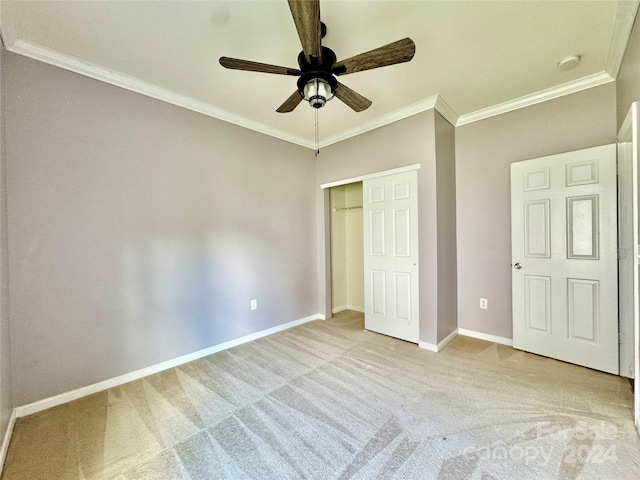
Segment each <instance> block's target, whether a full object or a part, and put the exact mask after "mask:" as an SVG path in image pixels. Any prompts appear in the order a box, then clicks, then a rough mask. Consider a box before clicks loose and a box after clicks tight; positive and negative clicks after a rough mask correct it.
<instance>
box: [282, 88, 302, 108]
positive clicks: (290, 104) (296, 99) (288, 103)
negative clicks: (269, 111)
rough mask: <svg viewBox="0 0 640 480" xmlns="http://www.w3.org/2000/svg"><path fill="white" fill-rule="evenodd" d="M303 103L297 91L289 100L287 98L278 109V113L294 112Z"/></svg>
mask: <svg viewBox="0 0 640 480" xmlns="http://www.w3.org/2000/svg"><path fill="white" fill-rule="evenodd" d="M301 101H302V95H300V92H299V91H298V90H296V91H295V92H293V93H292V94H291V96H290V97H289V98H287V99H286V100H285V101H284V103H283V104H282V105H280V106H279V107H278V109H277V110H276V112H278V113H289V112H293V110H294V109H295V108H296V107H297V106H298V104H299V103H300V102H301Z"/></svg>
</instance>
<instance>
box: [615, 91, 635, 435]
mask: <svg viewBox="0 0 640 480" xmlns="http://www.w3.org/2000/svg"><path fill="white" fill-rule="evenodd" d="M639 120H640V119H639V118H638V102H633V103H632V104H631V107H630V108H629V113H628V114H627V116H626V118H625V120H624V122H623V123H622V126H621V127H620V130H619V132H618V138H617V143H620V142H629V141H630V142H631V143H632V147H631V150H632V152H631V158H630V159H621V158H620V150H618V154H619V155H618V162H619V163H620V162H621V161H625V160H627V161H626V162H625V163H626V164H625V165H624V166H623V168H621V169H620V170H619V176H618V184H619V185H620V183H622V181H623V180H625V179H627V176H629V175H631V178H630V179H628V180H630V181H631V186H632V188H631V198H632V208H631V209H629V210H628V213H627V215H626V217H625V218H624V219H622V218H621V219H620V223H622V221H623V220H625V221H627V222H629V224H630V225H631V228H632V237H633V240H632V243H633V245H632V249H631V250H632V251H631V252H626V255H623V258H621V259H620V262H622V261H626V262H627V268H628V269H631V271H632V272H633V276H632V277H633V284H634V285H635V287H636V288H637V286H638V282H639V279H638V275H639V272H638V263H639V258H638V255H639V254H640V248H639V246H638V241H639V240H638V237H639V235H640V232H639V231H638V228H639V225H638V208H639V204H638V202H639V201H640V197H639V195H638V177H637V175H638V163H637V162H638V160H639V155H640V138H639V136H640V124H639ZM629 166H630V167H631V168H626V167H629ZM621 177H622V178H621ZM619 228H620V227H619ZM619 233H620V231H619ZM626 293H627V292H623V291H622V290H621V291H620V293H619V295H620V297H621V298H620V302H621V303H622V302H624V303H625V304H626V305H627V306H629V305H630V310H631V311H632V312H633V320H632V321H633V324H632V325H629V324H628V319H627V317H623V316H620V333H621V334H624V336H623V337H622V339H623V343H621V345H620V365H621V366H622V365H628V363H629V356H630V355H633V359H634V362H633V363H634V377H635V381H634V421H635V424H636V428H638V430H639V431H640V382H639V381H638V380H640V378H638V377H639V376H640V311H639V306H638V301H637V295H640V292H637V291H636V296H632V298H628V295H626ZM623 295H624V298H622V296H623ZM630 331H633V335H628V332H630ZM620 373H621V375H622V371H621V372H620Z"/></svg>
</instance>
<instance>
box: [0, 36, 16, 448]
mask: <svg viewBox="0 0 640 480" xmlns="http://www.w3.org/2000/svg"><path fill="white" fill-rule="evenodd" d="M4 75H5V53H4V49H3V48H2V46H1V45H0V438H3V437H4V433H5V431H6V430H7V426H8V424H9V419H10V417H11V411H12V410H13V400H12V392H11V338H10V330H9V264H8V252H9V250H8V248H7V188H6V185H7V184H6V156H5V114H4V109H5V91H4V87H5V81H4Z"/></svg>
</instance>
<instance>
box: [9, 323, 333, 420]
mask: <svg viewBox="0 0 640 480" xmlns="http://www.w3.org/2000/svg"><path fill="white" fill-rule="evenodd" d="M312 320H324V315H320V314H315V315H310V316H308V317H304V318H300V319H298V320H294V321H292V322H288V323H284V324H282V325H277V326H275V327H272V328H268V329H266V330H261V331H259V332H256V333H252V334H249V335H245V336H244V337H240V338H236V339H235V340H230V341H228V342H224V343H220V344H218V345H214V346H212V347H209V348H205V349H203V350H198V351H197V352H193V353H189V354H187V355H183V356H181V357H177V358H174V359H172V360H167V361H166V362H161V363H157V364H155V365H151V366H149V367H146V368H141V369H140V370H135V371H133V372H130V373H125V374H124V375H120V376H117V377H113V378H110V379H108V380H103V381H102V382H98V383H94V384H93V385H87V386H86V387H81V388H77V389H75V390H71V391H69V392H64V393H61V394H59V395H55V396H53V397H49V398H45V399H43V400H38V401H37V402H33V403H29V404H27V405H23V406H21V407H16V408H15V409H14V416H15V417H16V418H20V417H26V416H27V415H32V414H34V413H38V412H41V411H43V410H47V409H48V408H52V407H56V406H58V405H62V404H63V403H67V402H71V401H73V400H77V399H79V398H82V397H86V396H87V395H92V394H94V393H97V392H102V391H104V390H108V389H110V388H113V387H117V386H119V385H123V384H125V383H128V382H132V381H134V380H139V379H141V378H143V377H146V376H148V375H153V374H154V373H158V372H162V371H163V370H167V369H169V368H173V367H177V366H179V365H183V364H185V363H189V362H193V361H194V360H198V359H200V358H202V357H206V356H208V355H212V354H214V353H217V352H221V351H222V350H227V349H229V348H232V347H236V346H238V345H242V344H243V343H247V342H251V341H252V340H257V339H259V338H262V337H266V336H268V335H273V334H274V333H278V332H281V331H283V330H288V329H289V328H293V327H297V326H298V325H302V324H303V323H307V322H310V321H312Z"/></svg>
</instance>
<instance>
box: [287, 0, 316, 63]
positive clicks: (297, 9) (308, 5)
mask: <svg viewBox="0 0 640 480" xmlns="http://www.w3.org/2000/svg"><path fill="white" fill-rule="evenodd" d="M289 9H290V10H291V15H292V16H293V21H294V22H295V24H296V30H298V36H299V37H300V43H301V44H302V51H303V52H304V54H305V56H306V57H307V61H308V62H310V63H311V62H312V60H311V58H312V57H315V58H317V59H318V62H322V33H321V31H322V28H321V26H320V0H289Z"/></svg>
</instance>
